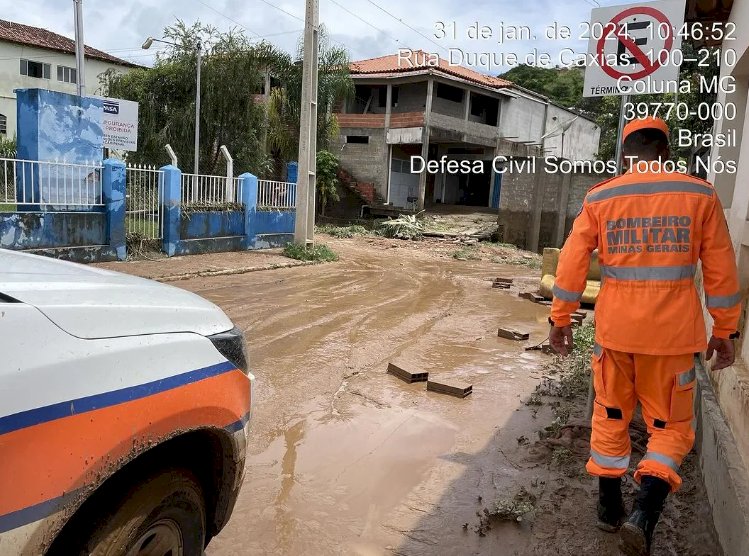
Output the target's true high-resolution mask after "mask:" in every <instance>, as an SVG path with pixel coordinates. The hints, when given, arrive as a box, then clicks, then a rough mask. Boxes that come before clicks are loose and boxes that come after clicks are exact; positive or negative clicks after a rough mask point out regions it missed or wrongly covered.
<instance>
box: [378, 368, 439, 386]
mask: <svg viewBox="0 0 749 556" xmlns="http://www.w3.org/2000/svg"><path fill="white" fill-rule="evenodd" d="M387 372H388V374H391V375H393V376H396V377H398V378H399V379H401V380H403V381H404V382H408V383H409V384H411V383H414V382H424V381H426V380H428V379H429V373H422V372H418V373H412V372H411V371H407V370H406V369H404V368H402V367H399V366H398V365H394V364H393V363H389V364H388V370H387Z"/></svg>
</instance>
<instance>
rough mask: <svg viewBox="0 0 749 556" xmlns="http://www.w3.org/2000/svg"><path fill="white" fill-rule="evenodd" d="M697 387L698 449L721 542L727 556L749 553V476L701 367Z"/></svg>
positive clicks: (696, 440) (703, 477)
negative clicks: (748, 478)
mask: <svg viewBox="0 0 749 556" xmlns="http://www.w3.org/2000/svg"><path fill="white" fill-rule="evenodd" d="M697 384H698V396H697V400H696V403H695V405H696V412H697V416H696V418H697V431H696V432H697V435H696V439H695V448H696V450H697V453H698V454H699V460H700V468H701V469H702V480H703V481H704V483H705V490H706V491H707V498H708V501H709V502H710V506H711V507H712V513H713V523H714V524H715V530H716V531H717V533H718V540H719V542H720V544H721V547H722V548H723V554H725V555H726V556H739V555H740V554H749V482H748V480H747V477H749V475H747V470H746V467H745V466H744V462H743V460H742V459H741V456H740V454H739V452H738V450H737V449H736V441H735V439H734V437H733V433H732V432H731V429H730V428H729V427H728V424H727V423H726V420H725V417H724V415H723V412H722V410H721V409H720V406H719V405H718V400H717V398H716V396H715V390H714V389H713V385H712V383H711V382H710V377H709V376H707V372H706V371H705V370H704V368H702V367H701V366H700V365H698V366H697Z"/></svg>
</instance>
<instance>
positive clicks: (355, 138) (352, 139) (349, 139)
mask: <svg viewBox="0 0 749 556" xmlns="http://www.w3.org/2000/svg"><path fill="white" fill-rule="evenodd" d="M346 143H359V144H363V145H366V144H368V143H369V135H346Z"/></svg>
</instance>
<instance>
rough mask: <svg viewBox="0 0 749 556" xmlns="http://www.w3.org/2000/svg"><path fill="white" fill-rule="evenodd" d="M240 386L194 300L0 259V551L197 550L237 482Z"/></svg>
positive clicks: (235, 355) (30, 260) (248, 382)
mask: <svg viewBox="0 0 749 556" xmlns="http://www.w3.org/2000/svg"><path fill="white" fill-rule="evenodd" d="M252 381H253V377H252V375H251V374H250V373H249V371H248V369H247V360H246V356H245V350H244V340H243V338H242V333H241V332H240V331H238V330H237V329H235V328H234V326H233V324H232V323H231V321H230V320H229V319H228V318H227V317H226V315H225V314H224V313H223V312H222V311H221V310H220V309H219V308H218V307H216V306H215V305H213V304H212V303H210V302H208V301H206V300H204V299H202V298H201V297H199V296H197V295H194V294H192V293H189V292H186V291H184V290H181V289H178V288H174V287H171V286H167V285H163V284H159V283H156V282H153V281H150V280H145V279H141V278H135V277H132V276H126V275H123V274H119V273H116V272H110V271H106V270H102V269H98V268H94V267H87V266H83V265H77V264H72V263H67V262H62V261H58V260H55V259H49V258H45V257H40V256H35V255H29V254H24V253H19V252H13V251H7V250H2V249H0V554H2V555H3V556H15V555H27V554H28V555H35V556H36V555H39V554H60V555H65V556H68V555H73V554H95V555H114V554H127V555H128V556H130V555H148V556H166V555H172V556H182V555H184V556H193V555H199V554H202V553H203V549H204V547H205V546H206V545H207V544H208V542H209V540H210V539H211V538H212V537H213V536H215V535H216V534H217V533H218V532H219V531H220V530H221V528H222V527H223V526H224V525H225V524H226V522H227V521H228V519H229V516H230V514H231V512H232V509H233V507H234V502H235V501H236V498H237V494H238V491H239V487H240V485H241V483H242V478H243V472H244V459H245V447H246V442H247V428H248V422H249V417H250V406H251V386H252Z"/></svg>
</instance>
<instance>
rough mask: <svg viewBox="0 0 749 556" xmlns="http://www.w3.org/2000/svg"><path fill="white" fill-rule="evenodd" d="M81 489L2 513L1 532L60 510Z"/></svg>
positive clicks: (0, 518) (38, 519) (0, 517)
mask: <svg viewBox="0 0 749 556" xmlns="http://www.w3.org/2000/svg"><path fill="white" fill-rule="evenodd" d="M80 490H81V489H78V490H74V491H72V492H66V493H65V494H63V495H62V496H57V497H55V498H50V499H49V500H45V501H44V502H39V503H38V504H34V505H33V506H27V507H26V508H21V509H20V510H16V511H14V512H10V513H8V514H5V515H0V533H5V532H6V531H10V530H12V529H17V528H18V527H23V526H24V525H28V524H29V523H34V522H35V521H41V520H42V519H45V518H46V517H49V516H50V515H52V514H54V513H56V512H59V511H60V510H62V508H63V507H64V506H65V505H66V504H67V503H68V502H69V501H70V500H72V499H73V498H75V497H76V496H78V494H79V492H80Z"/></svg>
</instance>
